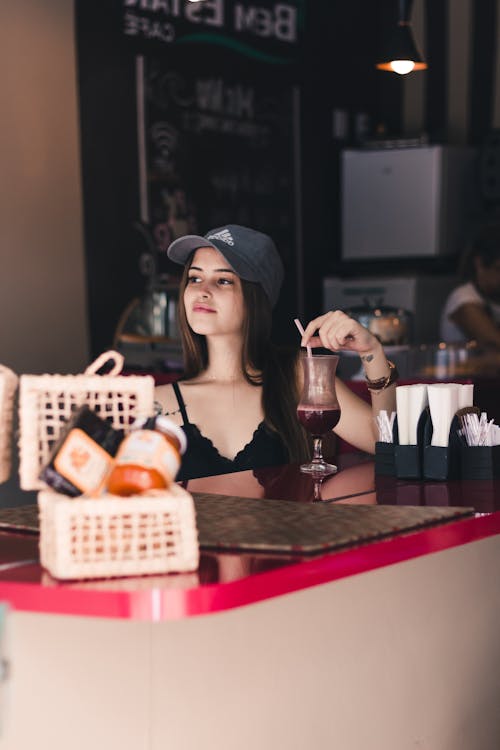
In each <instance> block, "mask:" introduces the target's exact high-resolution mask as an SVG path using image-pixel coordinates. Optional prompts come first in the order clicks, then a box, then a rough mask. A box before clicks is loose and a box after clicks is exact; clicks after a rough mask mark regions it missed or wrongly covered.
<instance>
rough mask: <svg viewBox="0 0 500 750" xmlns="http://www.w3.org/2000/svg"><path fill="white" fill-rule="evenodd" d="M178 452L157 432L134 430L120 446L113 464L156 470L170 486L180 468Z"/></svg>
mask: <svg viewBox="0 0 500 750" xmlns="http://www.w3.org/2000/svg"><path fill="white" fill-rule="evenodd" d="M180 463H181V462H180V457H179V452H178V451H177V449H176V448H174V446H173V445H172V444H171V443H170V442H169V441H168V440H167V439H166V438H165V437H164V436H163V435H161V434H160V433H159V432H155V431H154V430H134V432H131V433H130V434H129V435H128V436H127V437H126V438H125V440H124V441H123V443H122V444H121V445H120V448H119V449H118V453H117V454H116V458H115V464H116V465H117V466H123V465H124V464H133V465H134V466H141V467H142V468H144V469H156V471H158V472H159V473H160V474H161V475H162V476H163V477H164V478H165V481H166V483H167V484H170V482H171V481H172V479H174V478H175V476H176V474H177V472H178V470H179V466H180Z"/></svg>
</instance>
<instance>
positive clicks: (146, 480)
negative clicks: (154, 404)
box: [106, 416, 187, 497]
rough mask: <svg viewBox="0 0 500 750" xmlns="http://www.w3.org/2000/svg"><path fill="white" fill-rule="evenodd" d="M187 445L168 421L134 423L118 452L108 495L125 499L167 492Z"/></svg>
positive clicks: (182, 435) (184, 438)
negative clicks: (153, 491) (151, 492)
mask: <svg viewBox="0 0 500 750" xmlns="http://www.w3.org/2000/svg"><path fill="white" fill-rule="evenodd" d="M186 445H187V441H186V435H185V433H184V431H183V430H182V428H181V427H179V426H178V425H176V424H175V422H172V420H170V419H168V417H162V416H159V417H154V418H151V419H147V420H136V421H135V422H134V424H133V426H132V430H131V432H130V433H129V434H128V435H127V436H126V437H125V439H124V440H123V442H122V443H121V445H120V447H119V449H118V452H117V454H116V458H115V465H114V467H113V469H112V470H111V473H110V475H109V477H108V481H107V486H106V488H107V491H108V492H110V493H111V494H113V495H122V496H125V497H127V496H129V495H135V494H139V493H141V492H146V491H147V490H152V489H166V488H167V487H169V486H170V484H171V483H172V482H173V480H174V479H175V477H176V475H177V472H178V470H179V467H180V465H181V455H182V454H183V453H184V451H185V450H186Z"/></svg>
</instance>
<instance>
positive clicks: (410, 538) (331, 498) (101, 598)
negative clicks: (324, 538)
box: [0, 454, 500, 621]
mask: <svg viewBox="0 0 500 750" xmlns="http://www.w3.org/2000/svg"><path fill="white" fill-rule="evenodd" d="M338 465H339V472H338V473H337V474H336V475H334V476H332V477H329V478H327V479H326V480H325V481H324V482H323V484H322V487H321V495H322V498H323V503H325V504H326V505H331V506H332V507H333V506H335V505H337V504H344V503H348V504H351V505H352V504H354V505H356V504H361V505H377V504H379V505H400V506H405V505H407V506H408V505H410V506H432V507H436V506H440V507H443V506H444V507H446V506H454V507H473V508H474V509H475V511H476V514H475V515H474V516H472V517H470V518H465V519H463V520H458V521H452V522H448V523H446V524H442V525H437V526H433V527H429V528H426V529H422V530H417V531H413V532H408V533H405V534H399V535H395V536H393V537H391V538H387V539H383V540H380V541H374V542H371V543H369V544H360V545H357V546H354V547H352V548H349V549H345V550H341V551H337V552H330V553H327V554H324V553H322V554H320V555H318V556H314V557H312V558H311V557H305V556H304V557H300V556H297V555H294V556H290V555H288V556H287V555H286V554H281V555H280V554H264V553H259V554H253V553H237V552H235V553H231V552H224V553H212V552H202V554H201V559H200V566H199V568H198V570H197V571H195V572H192V573H182V574H170V575H152V576H142V577H127V578H114V579H107V580H90V581H78V582H76V581H75V582H65V583H61V582H58V581H56V580H54V579H53V578H52V577H51V576H50V575H49V574H48V573H47V572H46V571H45V570H43V569H42V568H41V567H40V565H39V562H38V536H37V535H35V534H29V533H23V534H21V533H10V532H2V533H0V601H1V600H5V601H7V602H9V603H10V605H11V606H12V607H14V608H16V609H19V610H23V611H32V612H33V611H36V612H46V613H54V614H76V615H87V616H94V617H112V618H125V619H142V620H150V621H159V620H168V619H178V618H184V617H188V616H193V615H201V614H209V613H213V612H219V611H223V610H226V609H231V608H233V607H237V606H242V605H246V604H251V603H253V602H257V601H261V600H264V599H266V598H270V597H275V596H279V595H281V594H285V593H289V592H291V591H296V590H299V589H302V588H307V587H309V586H312V585H316V584H320V583H325V582H327V581H333V580H336V579H339V578H345V577H347V576H350V575H355V574H358V573H361V572H365V571H369V570H374V569H376V568H379V567H382V566H385V565H391V564H396V563H399V562H402V561H404V560H409V559H411V558H414V557H418V556H421V555H427V554H430V553H433V552H437V551H440V550H445V549H448V548H451V547H455V546H458V545H461V544H466V543H470V542H475V541H479V540H480V539H483V538H486V537H488V536H493V535H496V534H499V533H500V513H498V512H497V511H499V510H500V480H494V481H486V480H485V481H474V482H472V481H470V482H466V481H450V482H428V481H425V482H423V481H421V482H417V481H414V482H412V481H407V480H398V479H396V478H393V477H375V475H374V464H373V460H372V459H371V457H367V456H363V455H362V454H346V455H344V456H341V457H340V458H339V460H338ZM185 486H186V488H187V490H188V491H189V492H206V493H214V494H220V495H232V496H240V497H249V498H267V499H281V500H288V501H290V502H298V503H312V501H313V496H314V483H313V480H312V479H311V477H310V476H308V475H304V474H301V473H300V471H299V468H298V466H297V465H295V464H291V465H287V466H281V467H272V468H268V469H260V470H258V471H253V472H252V471H244V472H238V473H235V474H226V475H222V476H217V477H209V478H204V479H196V480H190V481H189V482H187V483H185Z"/></svg>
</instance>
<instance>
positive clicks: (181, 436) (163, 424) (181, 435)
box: [154, 416, 187, 454]
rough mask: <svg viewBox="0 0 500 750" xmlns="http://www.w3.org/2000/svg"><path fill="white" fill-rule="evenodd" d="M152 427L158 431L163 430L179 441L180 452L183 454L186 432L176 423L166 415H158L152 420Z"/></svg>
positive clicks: (185, 445) (185, 444) (185, 446)
mask: <svg viewBox="0 0 500 750" xmlns="http://www.w3.org/2000/svg"><path fill="white" fill-rule="evenodd" d="M154 429H156V430H158V431H159V432H163V433H164V434H165V435H172V436H173V437H174V438H175V439H176V440H177V442H178V443H179V451H180V453H181V454H183V453H185V452H186V448H187V438H186V433H185V432H184V430H183V429H182V427H180V426H179V425H178V424H175V422H172V420H171V419H169V418H168V417H164V416H159V417H156V418H155V420H154Z"/></svg>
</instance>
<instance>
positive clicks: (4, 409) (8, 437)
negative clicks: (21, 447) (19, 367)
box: [0, 365, 18, 482]
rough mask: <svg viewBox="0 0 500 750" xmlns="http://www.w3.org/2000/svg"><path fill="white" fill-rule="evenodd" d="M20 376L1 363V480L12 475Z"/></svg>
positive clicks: (5, 479)
mask: <svg viewBox="0 0 500 750" xmlns="http://www.w3.org/2000/svg"><path fill="white" fill-rule="evenodd" d="M17 382H18V377H17V375H16V374H15V373H13V372H12V370H9V368H8V367H4V366H3V365H0V482H6V481H7V479H9V477H10V469H11V454H12V418H13V416H14V397H15V395H16V388H17Z"/></svg>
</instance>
